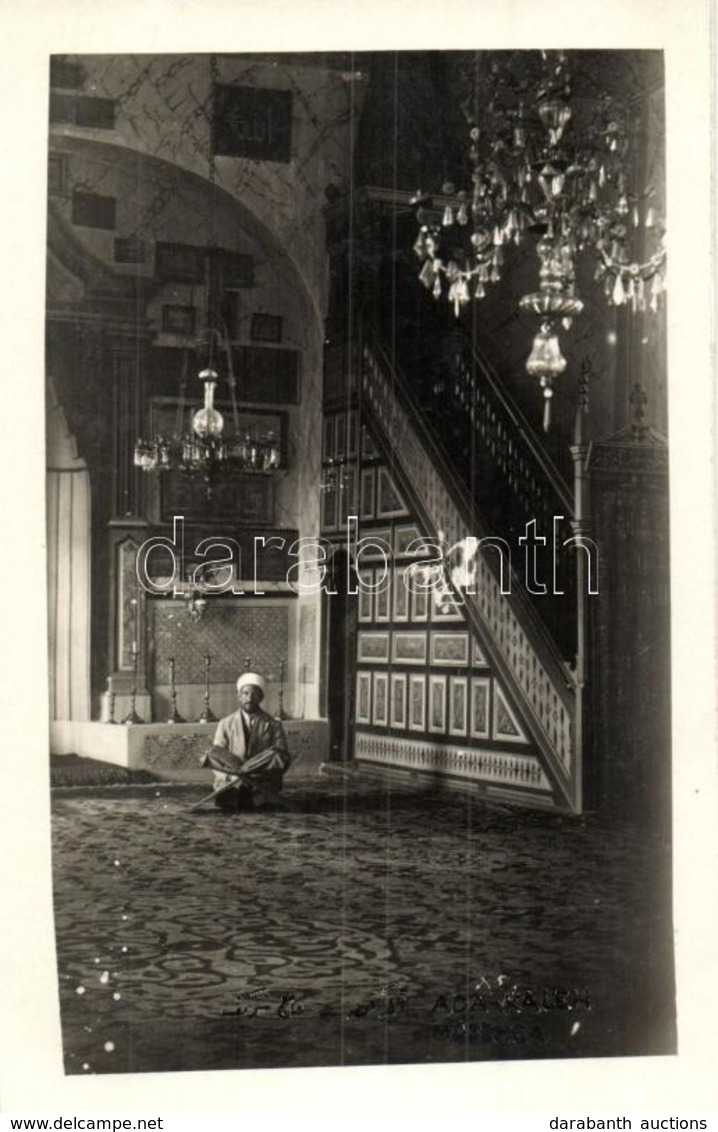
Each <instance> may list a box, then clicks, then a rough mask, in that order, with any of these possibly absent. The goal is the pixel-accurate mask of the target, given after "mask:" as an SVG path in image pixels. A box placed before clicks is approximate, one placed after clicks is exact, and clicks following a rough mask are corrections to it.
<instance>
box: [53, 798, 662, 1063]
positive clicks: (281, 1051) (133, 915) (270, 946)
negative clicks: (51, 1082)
mask: <svg viewBox="0 0 718 1132" xmlns="http://www.w3.org/2000/svg"><path fill="white" fill-rule="evenodd" d="M202 793H203V791H202V789H201V788H197V787H194V788H190V789H184V790H183V789H178V788H176V787H171V786H159V785H156V784H155V785H152V786H127V787H125V788H120V787H117V786H115V787H108V788H106V789H105V790H104V791H103V790H102V789H101V788H98V789H96V790H94V791H80V792H79V793H78V792H77V791H72V790H70V791H57V792H56V793H55V797H54V805H53V810H54V816H53V836H54V862H55V915H56V932H57V950H58V967H59V985H60V998H61V1009H62V1022H63V1034H64V1044H65V1060H66V1070H67V1072H68V1073H83V1072H84V1073H108V1072H109V1073H112V1072H139V1071H155V1072H158V1071H162V1070H191V1069H221V1068H256V1067H270V1066H326V1065H336V1064H380V1063H398V1062H433V1061H462V1060H490V1059H492V1060H497V1059H519V1058H521V1059H523V1058H541V1057H582V1056H610V1055H627V1054H656V1053H669V1052H672V1050H673V1048H674V1030H673V1012H674V1011H673V983H672V973H671V971H672V964H671V952H670V947H671V938H670V909H669V895H668V893H669V874H668V861H669V856H668V847H667V845H666V844H665V842H664V841H663V840H662V839H661V838H660V837H659V836H658V835H656V834H645V833H644V835H643V836H638V835H637V834H636V833H635V832H633V833H632V832H630V831H627V830H626V829H617V828H614V829H610V828H607V827H605V826H602V825H601V824H600V823H599V822H598V821H597V819H593V818H582V819H578V820H576V819H570V818H561V817H556V816H550V815H544V814H539V813H518V812H515V811H509V810H504V809H503V808H500V807H490V806H486V805H484V804H481V803H480V802H478V801H476V800H473V801H472V800H470V799H468V798H466V797H464V796H462V795H459V794H447V795H435V794H431V795H429V794H426V793H422V792H419V791H415V790H411V789H408V788H404V789H398V788H397V787H394V786H392V787H388V786H377V785H376V784H373V785H372V784H371V783H369V784H366V783H365V784H363V785H359V784H357V783H356V782H353V783H352V785H351V786H350V787H346V786H345V785H344V784H343V783H341V782H336V781H329V780H325V781H320V782H317V783H315V784H309V783H306V784H304V783H302V784H296V785H294V786H293V787H292V788H291V789H290V790H288V791H287V800H288V802H289V809H288V811H287V812H285V813H271V814H270V813H261V812H258V813H253V814H242V815H234V816H230V815H224V814H221V813H220V812H218V811H215V810H214V809H213V808H212V807H207V809H205V810H202V811H198V812H195V813H189V812H188V806H189V805H190V804H191V803H192V802H193V801H195V800H197V799H198V798H199V797H201V795H202Z"/></svg>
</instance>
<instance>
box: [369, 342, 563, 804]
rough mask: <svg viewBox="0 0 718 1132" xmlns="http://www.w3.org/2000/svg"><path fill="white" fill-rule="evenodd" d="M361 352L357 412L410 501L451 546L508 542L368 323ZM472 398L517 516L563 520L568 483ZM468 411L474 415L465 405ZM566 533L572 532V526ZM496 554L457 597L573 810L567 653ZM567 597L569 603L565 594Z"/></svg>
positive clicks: (476, 421)
mask: <svg viewBox="0 0 718 1132" xmlns="http://www.w3.org/2000/svg"><path fill="white" fill-rule="evenodd" d="M361 356H362V405H363V411H365V412H366V413H367V416H368V417H369V418H370V419H371V421H372V422H373V423H374V425H375V428H376V430H377V433H378V436H379V439H380V441H381V442H382V443H383V445H384V447H385V449H386V454H387V457H388V458H389V459H390V460H391V462H392V463H393V465H394V466H395V467H397V468H398V470H399V471H400V473H401V479H402V481H403V483H404V484H405V485H408V486H409V488H410V494H411V496H412V503H413V505H414V506H415V508H416V510H417V512H418V513H419V514H420V515H421V516H422V518H423V519H424V521H425V523H426V524H427V527H428V529H430V530H433V531H439V530H441V531H443V532H444V534H445V536H446V539H447V541H448V544H449V545H450V546H451V545H454V544H456V543H458V542H460V541H461V540H462V539H464V538H466V536H467V535H473V536H475V537H477V538H479V539H481V538H486V537H487V536H489V535H493V536H495V537H503V538H507V539H508V534H507V528H506V527H505V526H504V527H503V529H501V530H493V531H490V530H487V529H486V524H485V522H484V521H482V516H481V514H480V508H479V506H478V505H477V503H476V501H475V500H474V499H473V498H472V497H471V494H470V493H469V491H468V489H467V485H466V483H465V482H462V477H461V476H459V475H457V473H456V470H455V469H454V468H453V467H452V466H451V465H450V463H449V462H448V461H447V459H446V458H445V456H444V454H443V452H442V450H441V446H440V444H439V443H437V440H436V437H435V435H434V433H435V430H434V429H433V428H432V427H431V424H430V423H428V422H427V419H426V414H425V412H424V411H423V409H422V406H420V405H419V403H418V402H417V400H416V398H415V397H414V395H413V394H412V391H411V388H410V386H409V383H408V382H407V381H406V380H405V379H404V378H403V377H402V376H401V374H400V373H399V372H398V370H397V369H396V368H395V367H394V366H393V365H392V364H391V361H390V359H389V358H388V356H387V354H386V352H385V351H384V349H383V347H382V346H381V344H380V343H379V342H378V341H377V338H376V336H375V335H373V334H372V333H371V331H369V330H368V328H367V327H364V329H363V336H362V354H361ZM457 396H458V394H457ZM472 404H473V417H472V418H470V423H471V426H472V427H473V428H475V429H476V430H477V431H478V432H479V434H481V433H482V432H483V436H484V451H485V452H488V454H489V455H490V457H491V459H492V460H493V461H494V462H495V463H496V464H497V465H498V467H499V468H501V467H502V466H503V468H504V475H505V479H506V482H507V487H508V488H509V489H511V491H512V493H513V495H514V497H515V499H516V500H517V501H518V504H520V510H519V509H518V504H517V510H516V514H518V515H519V516H520V514H521V513H523V514H525V515H527V516H529V517H530V518H536V519H537V520H539V521H540V520H541V519H542V518H544V517H545V518H548V517H549V516H551V517H552V516H553V515H555V514H562V515H564V516H565V518H566V520H569V519H570V517H571V507H570V503H571V500H570V497H569V495H568V492H567V491H566V489H565V486H564V485H561V486H560V489H559V484H558V483H557V482H552V481H553V477H552V476H549V474H548V469H547V468H546V467H544V461H543V460H542V457H541V456H540V454H537V453H534V452H532V451H531V448H530V446H529V445H527V444H526V443H524V440H525V438H524V437H523V436H522V433H521V431H520V429H519V428H518V427H517V425H516V422H515V421H512V420H510V419H509V418H508V413H509V412H510V409H509V407H508V406H505V405H501V404H500V403H498V402H497V400H496V399H495V398H494V399H492V400H489V397H488V395H485V396H484V399H483V401H481V399H480V398H478V397H477V398H475V399H474V401H473V402H472ZM467 411H468V412H469V413H471V411H472V408H471V406H469V408H468V409H467ZM557 506H558V507H559V508H560V509H559V510H558V511H557V510H556V507H557ZM516 522H518V520H514V525H516ZM564 529H568V532H569V534H570V528H564ZM549 530H550V527H549ZM517 549H518V548H517ZM512 550H513V547H512ZM497 560H498V555H497V554H496V551H495V550H492V549H491V548H489V547H481V546H480V548H479V551H478V553H477V555H476V559H475V562H476V578H475V584H474V585H472V586H471V591H473V592H465V593H464V594H463V595H462V596H463V598H464V602H465V612H466V615H467V617H468V618H469V620H470V621H471V622H473V623H474V625H475V626H476V628H477V630H478V631H479V632H480V634H481V638H482V640H483V641H484V642H485V644H486V647H487V650H488V652H489V654H490V657H491V661H492V663H493V664H494V666H495V668H496V670H497V672H498V673H499V674H500V675H501V676H502V677H503V679H504V681H505V682H506V684H507V685H508V686H509V687H510V689H511V690H512V692H513V694H514V696H515V697H516V699H517V701H518V702H519V703H520V704H521V705H522V708H523V712H524V716H525V718H526V719H527V721H528V722H529V723H530V726H531V731H532V737H533V739H534V742H535V743H536V745H537V747H538V748H539V749H540V751H541V752H542V754H543V756H544V760H543V761H544V766H545V768H546V772H547V773H548V774H549V776H550V778H551V779H552V781H553V783H554V786H555V787H556V788H557V790H558V791H559V793H560V794H561V795H563V797H564V799H565V801H566V803H567V804H568V805H569V807H570V808H572V809H579V808H580V781H581V773H580V771H581V768H580V758H579V757H578V756H579V755H580V751H579V750H578V745H579V742H580V734H581V727H580V720H579V719H578V718H577V712H578V711H579V710H580V695H579V694H578V690H577V686H576V682H575V679H574V675H573V670H572V668H571V666H570V664H569V663H567V660H568V659H571V660H573V659H574V658H573V657H569V658H567V656H566V655H565V654H564V655H562V652H561V650H560V649H559V648H558V647H557V642H556V640H555V639H554V638H553V637H552V635H551V633H550V631H549V628H548V627H547V624H546V621H545V619H542V618H540V617H539V616H538V615H537V613H536V611H535V609H534V608H533V606H532V602H531V599H530V595H528V594H527V593H526V591H525V587H524V586H523V585H522V584H521V579H520V577H518V576H517V574H516V573H515V574H514V578H513V580H512V584H511V592H510V593H509V594H504V593H502V592H501V585H500V581H499V578H498V576H497V571H496V563H497ZM564 600H565V602H566V604H567V606H570V607H573V601H572V599H571V595H570V594H566V595H565V597H564Z"/></svg>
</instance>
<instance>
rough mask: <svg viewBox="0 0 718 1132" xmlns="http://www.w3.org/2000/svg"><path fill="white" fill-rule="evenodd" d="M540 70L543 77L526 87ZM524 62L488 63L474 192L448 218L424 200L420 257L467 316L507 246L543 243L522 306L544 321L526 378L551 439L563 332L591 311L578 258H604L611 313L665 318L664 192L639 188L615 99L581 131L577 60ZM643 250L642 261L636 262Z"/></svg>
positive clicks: (423, 272) (599, 270)
mask: <svg viewBox="0 0 718 1132" xmlns="http://www.w3.org/2000/svg"><path fill="white" fill-rule="evenodd" d="M529 55H530V56H532V58H531V60H529V59H528V56H529ZM537 62H538V64H539V70H538V73H537V74H536V75H535V78H534V79H532V78H531V76H529V77H528V78H526V77H524V76H526V74H527V73H528V72H529V70H530V66H529V64H533V65H534V67H535V64H536V63H537ZM514 63H515V64H516V66H514V67H513V69H512V66H511V61H510V60H507V59H506V58H504V59H503V60H502V59H501V58H500V57H494V59H493V61H491V62H490V63H489V65H488V66H487V67H484V66H483V63H482V59H481V56H477V57H476V68H477V69H476V73H475V76H474V80H473V99H472V109H471V111H470V112H467V117H469V119H470V129H469V143H470V144H469V160H470V167H471V186H472V187H471V190H470V191H468V192H467V191H460V192H458V193H455V189H454V186H453V185H451V184H445V185H444V187H443V190H442V192H443V195H444V197H445V199H446V203H445V204H444V206H443V209H439V210H438V212H437V211H436V210H435V209H434V208H433V207H432V202H431V200H430V198H429V197H428V196H426V195H425V194H423V193H421V192H418V193H417V194H416V195H415V196H414V198H413V200H412V204H413V205H414V206H415V207H416V212H417V219H418V222H419V225H420V230H419V235H418V238H417V240H416V243H415V245H414V250H415V251H416V253H417V255H418V257H419V259H420V260H421V263H422V266H421V269H420V275H419V278H420V279H421V282H422V283H423V284H424V285H425V286H426V287H427V288H429V290H431V292H432V293H433V295H434V296H435V297H436V298H437V299H440V298H442V297H446V298H447V299H448V301H449V302H450V303H451V304H452V305H453V307H454V312H455V314H456V315H457V317H458V315H459V314H460V312H461V310H462V308H464V307H465V306H466V304H467V303H468V302H469V301H470V300H471V299H474V300H481V299H483V298H484V296H485V295H486V292H487V288H488V287H489V286H490V285H491V284H494V283H498V282H499V280H500V279H501V276H502V271H503V269H504V266H505V254H506V248H507V245H509V244H512V243H513V244H515V245H519V244H521V243H522V242H523V241H524V239H525V237H526V235H527V234H531V235H533V236H535V237H537V241H538V242H537V253H538V258H539V262H540V267H539V283H538V289H537V290H536V291H534V292H532V293H530V294H527V295H524V296H523V297H522V298H521V299H520V302H519V306H520V308H521V309H522V310H524V311H528V312H530V313H531V314H534V315H536V316H538V318H539V320H540V325H539V330H538V333H537V334H536V336H535V338H534V342H533V348H532V350H531V353H530V356H529V358H528V360H527V363H526V368H527V370H528V372H529V373H530V374H531V375H532V376H533V377H535V378H536V379H537V380H538V382H539V384H540V387H541V389H542V391H543V396H544V428H545V429H546V428H548V427H549V422H550V406H551V398H552V396H553V384H554V381H555V380H556V378H558V377H560V376H561V374H562V373H563V372H564V370H565V369H566V359H565V358H564V357H563V355H562V353H561V347H560V343H559V330H560V328H563V329H566V330H568V329H569V328H570V326H571V323H572V320H573V318H574V317H575V316H576V315H578V314H580V312H581V311H582V310H583V302H582V301H581V299H580V298H579V296H578V294H577V292H576V264H577V259H578V257H579V256H580V255H581V253H583V252H584V251H588V252H591V253H593V255H594V257H595V258H596V260H597V266H596V269H595V276H594V278H595V280H596V281H598V282H600V283H601V284H602V286H603V290H604V294H605V297H606V299H607V300H608V302H609V303H610V304H612V305H614V306H616V307H620V306H624V305H627V306H628V307H629V308H630V309H632V310H633V311H634V312H635V311H644V310H646V309H647V308H650V309H651V310H653V311H656V310H657V309H658V302H659V296H660V295H661V293H662V292H663V291H664V289H665V258H666V257H665V249H664V246H663V236H664V229H663V226H662V224H661V223H660V221H659V219H658V217H657V214H656V209H655V207H654V204H653V197H654V195H655V194H654V190H653V189H652V188H650V187H645V188H635V187H634V188H633V189H631V188H630V186H629V180H631V179H630V178H629V174H628V172H627V164H628V163H627V158H628V152H629V133H630V128H629V125H630V124H629V120H628V114H627V112H626V110H625V108H624V107H620V106H617V105H616V103H615V100H613V99H611V98H610V97H609V96H608V95H607V94H604V95H601V96H600V97H599V98H597V99H592V100H591V103H590V115H584V118H585V120H583V119H581V116H580V115H579V119H580V120H578V121H577V120H576V116H575V114H574V109H575V108H574V102H573V91H572V78H571V74H570V71H569V63H568V59H567V56H566V55H565V53H563V52H540V53H538V54H537V53H533V52H521V53H520V60H519V59H518V57H515V58H514ZM581 109H582V110H585V109H586V105H585V103H584V104H583V106H582V108H581ZM631 183H633V182H632V181H631ZM439 213H440V214H441V219H440V220H439V219H438V216H439ZM651 242H652V243H653V252H652V254H646V253H645V251H644V249H646V248H648V247H649V245H650V244H651ZM634 246H635V247H636V248H638V249H639V251H638V252H637V253H636V254H631V252H632V248H633V247H634Z"/></svg>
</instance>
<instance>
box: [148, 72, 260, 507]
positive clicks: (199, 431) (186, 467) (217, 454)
mask: <svg viewBox="0 0 718 1132" xmlns="http://www.w3.org/2000/svg"><path fill="white" fill-rule="evenodd" d="M218 82H219V64H218V62H217V56H216V55H212V56H211V57H210V89H209V96H208V102H207V106H208V111H207V133H208V138H209V142H208V149H209V154H208V179H209V186H210V195H209V239H208V246H207V248H206V251H205V257H204V311H203V328H202V330H201V332H200V333H199V335H198V336H197V338H196V340H195V341H194V343H193V346H194V354H195V359H196V363H197V366H198V369H199V379H200V381H201V382H202V383H203V385H204V404H203V406H202V408H200V409H198V410H197V411H196V412H195V413H194V414H193V416H192V421H191V428H190V429H189V430H188V429H187V428H186V419H187V418H186V411H187V375H188V370H189V364H190V353H191V348H190V344H189V343H188V345H187V348H186V349H185V351H184V356H183V361H182V371H181V375H180V383H179V398H178V403H177V415H176V421H175V431H174V434H173V435H172V436H163V435H158V436H155V437H152V438H151V439H147V440H145V439H138V440H137V442H136V444H135V456H134V462H135V465H136V466H137V467H140V468H142V469H143V470H144V471H147V472H151V471H180V472H184V473H186V474H188V475H195V476H200V477H201V478H202V479H203V480H204V482H205V485H206V492H207V495H208V497H209V496H210V495H211V487H212V480H213V478H214V475H215V473H216V472H218V471H220V470H221V469H223V468H227V469H240V470H241V469H249V470H253V471H272V470H275V469H277V468H278V467H279V466H280V463H281V452H280V448H279V443H278V440H277V437H276V436H275V434H274V433H273V432H267V433H266V434H263V435H256V434H253V433H251V432H249V431H245V433H244V434H243V435H242V434H241V433H240V420H239V408H238V403H237V379H236V375H235V372H234V364H233V358H232V347H231V343H230V337H229V333H228V329H227V326H226V324H225V320H224V318H223V314H222V293H223V287H222V255H221V250H220V249H219V248H218V246H217V232H216V185H217V167H216V157H215V153H214V144H213V140H212V125H211V120H212V101H213V95H214V91H215V89H216V87H217V84H218ZM222 364H224V365H225V366H226V374H227V383H228V385H229V391H230V399H231V405H232V419H233V425H234V435H233V438H232V439H231V440H227V439H226V438H225V436H224V425H225V422H224V417H223V416H222V414H221V413H220V411H219V409H217V408H216V406H215V403H214V398H215V391H216V388H217V384H218V382H219V380H220V372H219V371H220V368H222Z"/></svg>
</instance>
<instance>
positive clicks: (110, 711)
mask: <svg viewBox="0 0 718 1132" xmlns="http://www.w3.org/2000/svg"><path fill="white" fill-rule="evenodd" d="M114 722H115V693H114V692H113V691H112V677H111V676H108V677H107V719H106V720H105V723H114Z"/></svg>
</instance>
